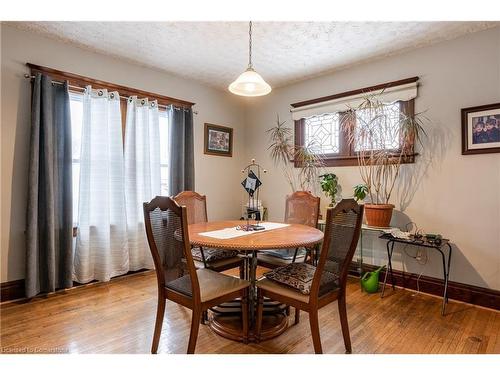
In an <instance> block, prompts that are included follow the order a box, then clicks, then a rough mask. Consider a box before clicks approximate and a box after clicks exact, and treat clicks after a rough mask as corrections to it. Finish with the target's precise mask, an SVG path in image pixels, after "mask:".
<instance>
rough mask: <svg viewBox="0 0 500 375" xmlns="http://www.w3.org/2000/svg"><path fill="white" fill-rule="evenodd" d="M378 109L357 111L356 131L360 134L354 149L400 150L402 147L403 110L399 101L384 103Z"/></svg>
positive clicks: (357, 136)
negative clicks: (374, 110) (401, 118)
mask: <svg viewBox="0 0 500 375" xmlns="http://www.w3.org/2000/svg"><path fill="white" fill-rule="evenodd" d="M377 111H378V112H377V113H373V112H371V111H367V110H358V111H356V127H355V131H356V132H357V133H358V134H357V135H356V137H355V139H356V143H355V145H354V151H356V152H358V151H362V150H398V149H399V148H400V146H401V145H400V122H401V120H400V117H401V110H400V105H399V103H398V102H396V103H393V104H387V105H384V107H383V108H382V109H380V108H379V109H377ZM382 111H383V112H382ZM360 132H361V134H359V133H360ZM363 133H364V134H363Z"/></svg>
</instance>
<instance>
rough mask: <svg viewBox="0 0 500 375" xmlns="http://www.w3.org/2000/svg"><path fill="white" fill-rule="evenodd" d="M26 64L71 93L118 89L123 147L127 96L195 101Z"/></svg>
mask: <svg viewBox="0 0 500 375" xmlns="http://www.w3.org/2000/svg"><path fill="white" fill-rule="evenodd" d="M26 66H28V68H29V69H30V73H31V76H34V75H36V74H37V73H42V74H47V75H49V76H50V77H51V78H52V79H53V80H54V81H60V82H64V81H67V82H68V90H69V91H70V92H71V93H75V94H82V95H83V91H84V90H85V87H86V86H88V85H91V86H92V88H93V89H106V90H108V91H118V94H119V95H120V110H121V116H122V119H121V120H122V144H123V147H125V126H126V116H127V98H128V97H130V96H138V97H147V98H150V99H152V100H156V101H157V102H158V104H159V105H161V106H167V105H173V106H175V107H181V108H189V109H192V107H193V105H195V103H193V102H189V101H187V100H182V99H176V98H172V97H169V96H165V95H160V94H155V93H152V92H149V91H144V90H140V89H135V88H131V87H127V86H122V85H118V84H115V83H111V82H106V81H101V80H98V79H94V78H90V77H85V76H82V75H78V74H74V73H69V72H64V71H62V70H57V69H52V68H48V67H45V66H41V65H35V64H32V63H26ZM158 110H159V111H166V109H165V108H160V107H158ZM71 165H73V157H72V158H71ZM167 167H168V165H167ZM73 224H75V223H73ZM77 231H78V226H75V225H73V237H76V235H77Z"/></svg>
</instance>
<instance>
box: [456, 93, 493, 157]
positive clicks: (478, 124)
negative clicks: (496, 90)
mask: <svg viewBox="0 0 500 375" xmlns="http://www.w3.org/2000/svg"><path fill="white" fill-rule="evenodd" d="M491 152H500V103H495V104H488V105H481V106H478V107H470V108H463V109H462V155H469V154H486V153H491Z"/></svg>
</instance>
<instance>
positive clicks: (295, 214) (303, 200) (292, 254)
mask: <svg viewBox="0 0 500 375" xmlns="http://www.w3.org/2000/svg"><path fill="white" fill-rule="evenodd" d="M319 204H320V198H319V197H315V196H314V195H312V194H311V193H310V192H308V191H296V192H294V193H293V194H291V195H288V196H287V197H286V203H285V223H288V224H302V225H308V226H311V227H314V228H316V227H317V226H318V217H319ZM313 250H314V249H306V253H305V254H304V255H301V256H299V257H297V255H298V252H299V249H292V250H271V251H265V252H261V253H259V254H258V255H257V264H258V265H259V266H262V267H265V268H270V269H274V268H277V267H281V266H284V265H287V264H290V263H295V262H296V261H305V260H306V257H307V256H311V259H313V258H312V255H313Z"/></svg>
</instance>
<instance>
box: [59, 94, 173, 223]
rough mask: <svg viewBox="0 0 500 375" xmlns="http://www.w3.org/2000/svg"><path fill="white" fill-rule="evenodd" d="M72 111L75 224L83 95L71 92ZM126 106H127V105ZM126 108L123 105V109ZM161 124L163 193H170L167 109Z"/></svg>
mask: <svg viewBox="0 0 500 375" xmlns="http://www.w3.org/2000/svg"><path fill="white" fill-rule="evenodd" d="M69 100H70V111H71V142H72V145H71V149H72V155H73V156H72V161H73V170H72V173H73V226H74V227H76V226H77V223H78V198H79V186H80V149H81V140H82V123H83V95H82V94H81V93H78V92H70V94H69ZM125 108H126V107H125ZM123 110H124V108H123V107H122V111H123ZM159 126H160V163H161V164H160V167H161V175H160V176H161V194H162V195H168V114H167V111H165V110H160V111H159Z"/></svg>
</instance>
